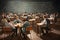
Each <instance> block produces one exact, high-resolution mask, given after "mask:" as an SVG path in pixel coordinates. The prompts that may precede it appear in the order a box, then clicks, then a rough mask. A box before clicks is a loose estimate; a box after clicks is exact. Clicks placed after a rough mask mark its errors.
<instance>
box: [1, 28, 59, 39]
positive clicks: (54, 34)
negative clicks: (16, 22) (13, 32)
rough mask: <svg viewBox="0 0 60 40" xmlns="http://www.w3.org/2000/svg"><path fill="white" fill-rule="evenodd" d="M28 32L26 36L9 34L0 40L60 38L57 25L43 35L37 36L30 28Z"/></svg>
mask: <svg viewBox="0 0 60 40" xmlns="http://www.w3.org/2000/svg"><path fill="white" fill-rule="evenodd" d="M30 33H31V34H28V35H27V37H26V38H20V35H17V36H9V37H7V38H4V39H0V40H60V29H59V27H58V28H54V29H53V30H52V31H51V32H50V33H48V34H46V35H43V36H37V34H36V33H35V32H34V31H33V30H31V31H30ZM5 35H6V34H5ZM0 38H1V37H0Z"/></svg>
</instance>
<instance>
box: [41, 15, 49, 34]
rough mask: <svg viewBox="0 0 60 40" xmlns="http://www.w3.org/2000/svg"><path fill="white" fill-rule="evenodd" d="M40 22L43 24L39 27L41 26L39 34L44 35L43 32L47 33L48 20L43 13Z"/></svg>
mask: <svg viewBox="0 0 60 40" xmlns="http://www.w3.org/2000/svg"><path fill="white" fill-rule="evenodd" d="M41 24H42V25H44V26H43V27H40V28H41V35H44V34H46V33H48V30H49V25H50V20H49V19H47V17H46V16H45V15H44V16H43V21H42V22H41ZM44 30H45V31H46V33H45V32H44Z"/></svg>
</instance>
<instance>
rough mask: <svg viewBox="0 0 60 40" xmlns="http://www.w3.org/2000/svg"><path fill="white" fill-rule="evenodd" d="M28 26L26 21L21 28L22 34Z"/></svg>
mask: <svg viewBox="0 0 60 40" xmlns="http://www.w3.org/2000/svg"><path fill="white" fill-rule="evenodd" d="M29 26H30V23H29V22H28V21H25V22H24V24H23V28H22V31H23V32H26V28H27V27H29Z"/></svg>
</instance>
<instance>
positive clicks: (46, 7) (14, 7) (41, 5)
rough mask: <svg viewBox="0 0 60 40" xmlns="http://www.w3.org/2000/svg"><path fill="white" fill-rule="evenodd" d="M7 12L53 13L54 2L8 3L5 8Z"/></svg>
mask: <svg viewBox="0 0 60 40" xmlns="http://www.w3.org/2000/svg"><path fill="white" fill-rule="evenodd" d="M4 9H5V11H6V12H7V11H11V12H29V13H30V12H52V11H53V10H54V7H53V4H52V2H21V1H8V3H7V4H6V6H5V7H4Z"/></svg>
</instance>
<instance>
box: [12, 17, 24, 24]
mask: <svg viewBox="0 0 60 40" xmlns="http://www.w3.org/2000/svg"><path fill="white" fill-rule="evenodd" d="M13 23H14V24H16V23H23V22H22V20H20V19H19V17H18V16H17V17H16V19H15V20H14V21H13Z"/></svg>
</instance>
